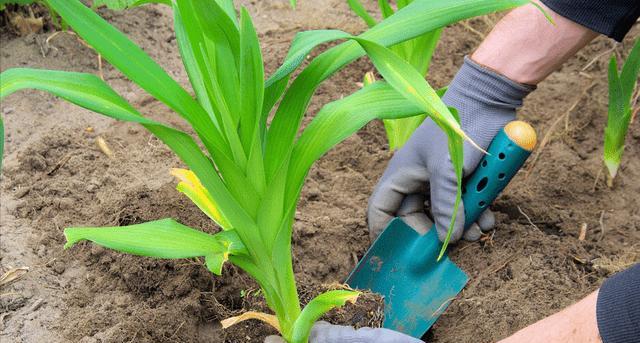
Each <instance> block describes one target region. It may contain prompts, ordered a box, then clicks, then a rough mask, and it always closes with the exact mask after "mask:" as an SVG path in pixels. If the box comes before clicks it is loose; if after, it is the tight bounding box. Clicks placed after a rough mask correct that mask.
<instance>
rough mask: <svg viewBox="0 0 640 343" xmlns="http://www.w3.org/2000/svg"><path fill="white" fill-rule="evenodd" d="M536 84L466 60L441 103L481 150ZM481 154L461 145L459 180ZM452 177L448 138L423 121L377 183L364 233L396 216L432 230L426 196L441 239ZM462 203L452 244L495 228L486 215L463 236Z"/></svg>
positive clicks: (445, 227) (450, 199)
mask: <svg viewBox="0 0 640 343" xmlns="http://www.w3.org/2000/svg"><path fill="white" fill-rule="evenodd" d="M534 89H535V86H529V85H523V84H519V83H517V82H514V81H512V80H509V79H508V78H506V77H504V76H502V75H499V74H497V73H495V72H493V71H491V70H489V69H486V68H484V67H482V66H480V65H478V64H476V63H475V62H473V61H472V60H471V59H469V58H468V57H465V61H464V64H463V65H462V67H461V68H460V70H459V71H458V73H457V74H456V76H455V77H454V79H453V81H452V82H451V84H450V85H449V89H448V90H447V93H446V94H445V95H444V97H443V99H442V100H443V101H444V103H445V104H446V105H447V106H449V107H454V108H456V109H457V110H458V114H459V115H460V124H461V127H462V129H463V130H464V131H465V132H466V133H467V135H468V136H469V137H470V138H471V139H472V140H473V141H474V142H476V143H477V144H478V145H479V146H481V147H482V148H483V149H485V150H486V149H487V148H488V146H489V144H490V143H491V141H492V140H493V137H494V136H495V135H496V134H497V133H498V131H499V130H500V129H502V127H504V126H505V125H506V124H507V123H509V122H510V121H512V120H514V119H515V116H516V109H517V108H518V107H520V106H522V101H523V99H524V98H525V97H526V96H527V94H529V93H530V92H531V91H532V90H534ZM482 156H483V153H482V152H481V151H479V150H478V149H476V148H474V147H473V146H471V145H470V144H469V143H468V142H465V143H464V168H463V172H464V176H468V175H470V173H472V172H473V170H474V169H475V168H476V166H477V164H478V163H479V162H480V160H481V159H482ZM456 190H457V181H456V175H455V171H454V168H453V164H452V163H451V159H450V157H449V150H448V144H447V136H446V135H445V134H444V132H442V130H441V129H440V128H439V127H438V126H437V125H436V124H435V123H434V122H433V121H432V120H431V119H430V118H427V119H426V120H425V121H424V122H423V123H422V125H420V127H419V128H418V129H417V130H416V131H415V132H414V133H413V135H412V136H411V138H410V139H409V141H408V142H407V143H406V144H405V145H404V146H403V147H402V148H401V149H400V150H398V151H397V152H396V153H395V154H394V156H393V158H392V159H391V161H390V162H389V165H388V166H387V169H386V170H385V172H384V174H383V175H382V178H381V179H380V181H379V182H378V184H377V186H376V188H375V190H374V191H373V194H372V195H371V198H370V199H369V207H368V210H367V219H368V223H369V232H370V235H371V238H372V239H375V238H376V237H377V236H378V235H380V233H381V232H382V230H383V229H384V228H385V227H386V225H387V224H388V223H389V221H390V220H391V219H393V218H394V217H396V216H399V217H401V218H403V219H404V220H405V222H407V224H409V225H411V226H412V227H413V228H414V229H415V230H417V231H418V232H421V233H424V232H426V230H428V229H429V228H430V227H431V226H432V222H431V220H430V219H429V217H428V216H427V215H426V213H425V208H424V203H425V200H427V196H429V200H430V207H431V208H430V211H431V214H432V216H433V219H434V221H435V224H436V228H437V230H438V237H439V238H440V240H441V241H444V240H445V238H446V235H447V231H448V228H449V223H450V221H451V217H452V214H453V209H454V203H455V199H456ZM464 224H465V223H464V205H463V204H460V208H459V210H458V213H457V216H456V224H455V226H454V230H453V233H452V235H451V242H455V241H457V240H459V239H460V238H461V237H463V235H464V238H465V239H468V240H477V239H478V238H480V234H481V233H482V232H485V231H488V230H489V229H491V228H492V227H493V226H494V224H495V219H494V217H493V214H492V213H491V212H490V211H488V210H487V211H485V213H484V214H483V215H482V216H481V217H480V218H479V219H478V221H477V223H475V224H474V225H472V226H471V227H470V229H469V230H467V232H466V233H465V232H464Z"/></svg>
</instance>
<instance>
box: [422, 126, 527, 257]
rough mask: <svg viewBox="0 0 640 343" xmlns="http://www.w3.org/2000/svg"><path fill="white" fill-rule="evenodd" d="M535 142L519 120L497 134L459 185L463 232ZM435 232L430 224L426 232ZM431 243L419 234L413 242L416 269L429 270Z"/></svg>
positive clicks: (430, 238)
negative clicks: (461, 190)
mask: <svg viewBox="0 0 640 343" xmlns="http://www.w3.org/2000/svg"><path fill="white" fill-rule="evenodd" d="M536 140H537V139H536V132H535V130H534V129H533V127H531V125H529V124H527V123H525V122H523V121H518V120H516V121H512V122H510V123H509V124H507V125H506V126H505V127H504V128H503V129H502V130H500V132H498V134H497V135H496V136H495V138H494V139H493V141H492V142H491V145H489V149H488V150H487V152H488V154H486V155H484V157H483V158H482V160H481V161H480V163H479V164H478V166H477V167H476V170H475V171H474V172H473V175H471V176H470V177H469V178H467V179H466V181H465V184H464V186H463V193H462V201H463V203H464V210H465V215H464V217H465V221H464V224H465V230H466V229H468V228H469V226H471V224H473V223H475V222H476V220H478V218H479V217H480V215H481V214H482V212H483V211H484V210H486V209H487V207H489V205H490V204H491V203H492V202H493V201H494V200H495V199H496V198H497V197H498V195H499V194H500V192H502V190H503V189H504V188H505V187H506V186H507V184H508V183H509V181H511V179H512V178H513V177H514V176H515V175H516V173H517V172H518V170H520V168H521V167H522V165H523V164H524V162H525V161H526V160H527V158H528V157H529V155H530V154H531V151H532V150H533V148H534V147H535V145H536ZM435 229H436V228H435V224H434V226H433V227H432V228H431V230H430V231H435ZM436 241H437V240H436ZM434 244H436V242H435V241H434V239H433V237H432V236H431V235H422V236H421V237H420V238H419V239H418V240H417V241H416V242H415V243H414V245H413V249H414V251H415V252H416V254H417V255H416V256H420V257H419V258H417V259H416V260H415V264H416V266H415V267H416V268H418V269H427V268H431V267H430V266H429V265H428V262H427V261H432V260H435V258H436V256H437V255H435V254H436V253H437V250H434V249H427V248H428V247H431V246H433V245H434ZM421 255H422V256H421ZM432 255H433V256H432Z"/></svg>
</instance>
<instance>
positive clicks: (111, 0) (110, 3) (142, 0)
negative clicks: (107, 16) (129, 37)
mask: <svg viewBox="0 0 640 343" xmlns="http://www.w3.org/2000/svg"><path fill="white" fill-rule="evenodd" d="M152 3H157V4H164V5H169V6H171V0H94V1H93V4H92V5H91V6H92V7H94V8H97V7H100V6H107V8H110V9H112V10H123V9H127V8H131V7H136V6H141V5H145V4H152Z"/></svg>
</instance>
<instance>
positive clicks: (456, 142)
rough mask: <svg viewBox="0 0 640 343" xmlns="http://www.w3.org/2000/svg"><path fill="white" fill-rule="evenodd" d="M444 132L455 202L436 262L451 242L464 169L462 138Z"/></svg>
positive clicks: (454, 113)
mask: <svg viewBox="0 0 640 343" xmlns="http://www.w3.org/2000/svg"><path fill="white" fill-rule="evenodd" d="M449 110H450V111H451V114H452V115H453V117H454V118H455V120H456V121H457V122H458V123H459V122H460V117H459V116H458V111H457V110H456V109H455V108H453V107H450V108H449ZM442 130H444V132H445V133H446V134H447V143H448V146H449V156H450V158H451V163H452V164H453V169H454V171H455V172H456V184H457V186H458V187H457V189H456V200H455V202H454V204H453V213H452V214H451V223H449V229H448V230H447V237H446V238H445V240H444V242H443V243H442V248H441V249H440V254H439V255H438V261H440V259H441V258H442V256H444V253H445V252H446V251H447V247H448V246H449V240H451V234H452V233H453V226H454V224H455V221H456V216H457V214H458V210H459V209H460V202H462V176H463V175H462V174H463V167H464V158H463V157H464V156H463V152H464V146H463V144H462V138H461V137H460V136H458V135H455V134H454V133H453V132H452V130H451V129H450V128H442Z"/></svg>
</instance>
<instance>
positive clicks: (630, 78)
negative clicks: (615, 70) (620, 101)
mask: <svg viewBox="0 0 640 343" xmlns="http://www.w3.org/2000/svg"><path fill="white" fill-rule="evenodd" d="M638 73H640V38H638V39H636V41H635V43H634V44H633V48H631V52H630V53H629V56H627V60H626V61H625V62H624V65H623V66H622V72H620V83H621V85H622V89H623V91H624V93H623V97H624V99H626V100H627V101H628V102H629V101H631V96H632V95H633V89H634V88H635V85H636V83H637V82H638Z"/></svg>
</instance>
